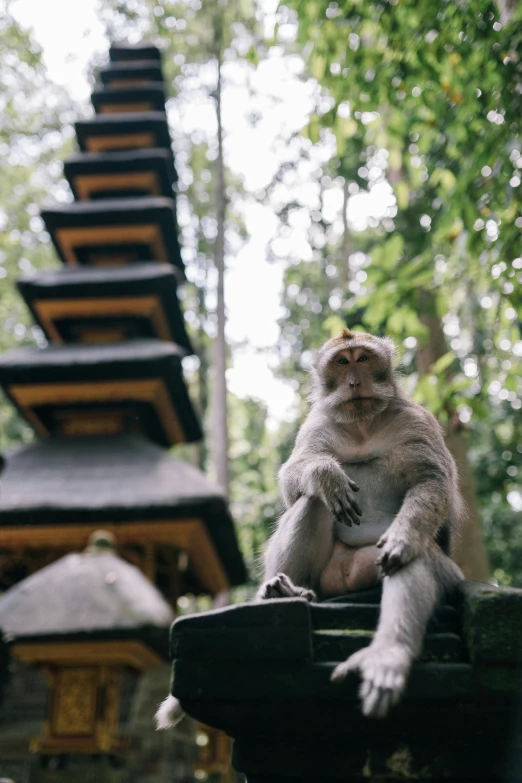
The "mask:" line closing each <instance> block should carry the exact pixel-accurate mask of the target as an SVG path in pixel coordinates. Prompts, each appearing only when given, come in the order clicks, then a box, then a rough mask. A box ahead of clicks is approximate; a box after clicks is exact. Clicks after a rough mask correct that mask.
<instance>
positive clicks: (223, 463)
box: [212, 20, 229, 496]
mask: <svg viewBox="0 0 522 783" xmlns="http://www.w3.org/2000/svg"><path fill="white" fill-rule="evenodd" d="M219 25H220V20H218V21H217V25H216V38H217V39H218V40H219V41H221V35H219V28H218V26H219ZM218 35H219V38H218ZM221 60H222V51H221V45H219V50H218V53H217V69H218V73H217V87H216V95H215V97H216V117H217V126H218V156H217V159H216V217H217V236H216V243H215V264H216V269H217V273H218V281H217V310H216V314H217V335H216V340H215V356H214V405H213V425H214V426H213V444H212V446H213V454H214V471H215V477H216V481H217V483H218V485H219V487H220V489H221V490H222V491H223V492H224V493H225V495H226V496H228V488H229V475H228V428H227V383H226V369H227V367H226V363H227V357H226V344H225V289H224V277H225V210H226V193H225V174H224V163H223V125H222V118H221V65H222V62H221Z"/></svg>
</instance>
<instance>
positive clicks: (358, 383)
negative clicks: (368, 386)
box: [350, 381, 361, 389]
mask: <svg viewBox="0 0 522 783" xmlns="http://www.w3.org/2000/svg"><path fill="white" fill-rule="evenodd" d="M360 385H361V382H360V381H350V386H351V388H352V389H357V388H358V387H359V386H360Z"/></svg>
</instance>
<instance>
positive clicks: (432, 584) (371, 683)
mask: <svg viewBox="0 0 522 783" xmlns="http://www.w3.org/2000/svg"><path fill="white" fill-rule="evenodd" d="M463 578H464V577H463V576H462V573H461V571H460V569H459V568H458V566H457V565H455V563H453V561H452V560H450V558H449V557H447V556H446V555H444V554H443V553H442V552H441V551H440V550H438V549H435V546H434V547H433V548H432V549H431V551H430V552H429V553H428V554H426V555H423V556H422V557H419V558H417V559H416V560H414V561H413V562H411V563H409V564H408V565H407V566H405V567H404V568H402V569H401V570H400V571H397V572H396V573H395V574H393V575H392V576H386V577H385V578H384V581H383V593H382V599H381V611H380V617H379V624H378V626H377V631H376V632H375V636H374V638H373V641H372V643H371V644H370V645H369V647H365V648H364V649H363V650H359V651H358V652H356V653H354V654H353V655H351V656H350V658H348V660H347V661H345V662H344V663H341V664H339V666H337V667H336V668H335V670H334V672H333V674H332V681H333V682H341V681H342V680H344V678H345V677H346V675H347V674H349V673H350V672H356V671H358V672H359V673H360V675H361V678H362V683H361V689H360V696H361V700H362V711H363V713H364V715H366V716H368V717H374V718H383V717H384V716H385V715H386V714H387V712H388V710H389V709H390V707H392V706H393V705H394V704H397V702H398V701H399V700H400V698H401V696H402V694H403V692H404V689H405V687H406V682H407V678H408V674H409V672H410V669H411V665H412V663H413V661H414V660H415V658H417V656H418V655H419V654H420V652H421V650H422V644H423V641H424V634H425V631H426V626H427V624H428V621H429V619H430V617H431V615H432V614H433V611H434V609H435V607H436V606H437V604H438V603H439V601H440V600H441V599H442V598H443V597H444V595H445V594H446V593H447V592H448V591H450V590H451V589H452V588H454V587H455V586H456V585H457V584H458V583H459V582H461V581H462V579H463Z"/></svg>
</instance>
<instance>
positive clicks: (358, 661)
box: [331, 644, 411, 718]
mask: <svg viewBox="0 0 522 783" xmlns="http://www.w3.org/2000/svg"><path fill="white" fill-rule="evenodd" d="M410 665H411V655H410V651H409V650H408V648H406V647H403V646H401V645H398V644H396V645H393V646H384V645H374V644H371V645H370V646H369V647H365V648H364V649H363V650H359V651H358V652H356V653H354V654H353V655H351V656H350V657H349V658H348V660H346V661H344V663H340V664H339V665H338V666H336V668H335V669H334V671H333V673H332V676H331V680H332V682H342V681H343V680H344V679H345V678H346V677H347V675H348V674H351V673H352V672H359V673H360V675H361V679H362V682H361V687H360V690H359V695H360V697H361V701H362V711H363V715H366V717H367V718H384V717H385V716H386V715H387V714H388V711H389V710H390V708H391V707H393V706H394V705H395V704H397V703H398V702H399V701H400V699H401V696H402V694H403V693H404V689H405V687H406V682H407V679H408V673H409V671H410Z"/></svg>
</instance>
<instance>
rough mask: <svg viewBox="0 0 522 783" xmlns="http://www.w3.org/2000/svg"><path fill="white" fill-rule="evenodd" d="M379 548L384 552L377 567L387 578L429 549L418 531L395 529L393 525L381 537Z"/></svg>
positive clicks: (378, 543)
mask: <svg viewBox="0 0 522 783" xmlns="http://www.w3.org/2000/svg"><path fill="white" fill-rule="evenodd" d="M377 546H378V547H379V549H381V550H382V552H381V556H380V557H379V558H378V560H377V565H378V566H380V567H381V568H382V570H383V572H384V574H385V576H391V575H392V574H395V573H396V572H397V571H399V570H400V569H401V568H404V566H406V565H408V563H411V561H412V560H415V558H416V557H419V555H421V554H423V553H424V552H426V551H427V548H428V544H427V542H424V541H423V537H422V536H421V535H420V534H419V533H418V532H417V531H412V530H411V529H410V530H408V531H405V530H402V529H401V528H396V529H394V527H393V525H392V526H391V527H390V528H388V530H387V531H386V533H384V535H382V536H381V537H380V539H379V540H378V541H377Z"/></svg>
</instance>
